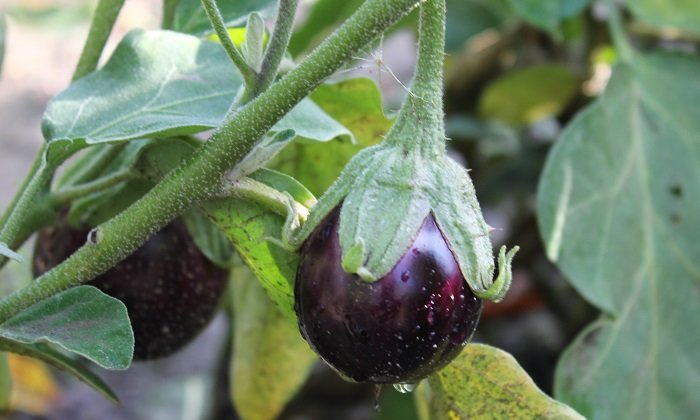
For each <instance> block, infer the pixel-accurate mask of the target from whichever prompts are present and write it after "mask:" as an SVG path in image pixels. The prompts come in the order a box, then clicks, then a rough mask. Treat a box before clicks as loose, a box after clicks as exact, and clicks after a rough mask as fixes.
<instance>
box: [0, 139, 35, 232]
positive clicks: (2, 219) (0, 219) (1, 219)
mask: <svg viewBox="0 0 700 420" xmlns="http://www.w3.org/2000/svg"><path fill="white" fill-rule="evenodd" d="M45 150H46V145H45V144H44V145H42V146H41V149H40V150H39V153H38V154H37V155H36V159H34V163H33V164H32V166H31V168H29V173H27V176H26V177H25V178H24V181H22V185H20V187H19V189H18V190H17V194H16V195H15V196H14V198H13V199H12V201H11V202H10V204H9V205H8V206H7V208H6V209H5V212H4V213H3V214H2V216H0V237H3V235H2V232H3V231H4V230H5V225H6V224H7V220H8V219H9V218H10V216H11V215H12V213H14V212H15V208H17V205H18V203H19V201H20V200H21V199H22V196H23V195H24V192H25V191H26V189H27V186H28V185H29V183H30V182H32V179H34V177H35V175H36V174H37V173H38V172H39V168H40V167H41V164H42V162H43V160H44V151H45Z"/></svg>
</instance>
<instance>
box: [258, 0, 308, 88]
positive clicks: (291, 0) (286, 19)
mask: <svg viewBox="0 0 700 420" xmlns="http://www.w3.org/2000/svg"><path fill="white" fill-rule="evenodd" d="M298 4H299V0H280V1H279V6H278V8H277V20H275V30H274V31H273V32H272V36H271V37H270V42H268V44H267V50H265V57H264V58H263V62H262V67H261V70H260V74H258V80H257V82H256V84H255V89H254V91H253V96H258V95H259V94H260V93H261V92H264V91H265V90H267V88H268V87H270V85H271V84H272V82H273V81H274V80H275V77H276V76H277V69H278V68H279V66H280V63H281V62H282V58H284V53H285V51H287V46H288V45H289V39H290V38H291V37H292V29H293V26H294V15H295V14H296V10H297V5H298Z"/></svg>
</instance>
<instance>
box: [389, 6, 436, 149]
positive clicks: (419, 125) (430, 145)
mask: <svg viewBox="0 0 700 420" xmlns="http://www.w3.org/2000/svg"><path fill="white" fill-rule="evenodd" d="M445 15H446V10H445V0H428V1H426V2H425V3H423V4H422V6H421V9H420V21H419V22H420V25H419V30H418V62H417V64H416V73H415V76H414V78H413V82H411V88H410V89H411V92H410V93H409V94H408V95H407V96H406V101H405V103H404V105H403V106H402V107H401V111H400V112H399V116H398V117H397V119H396V122H395V123H394V125H393V126H392V129H391V130H390V132H389V133H388V134H387V136H386V142H387V144H398V145H401V146H402V147H406V148H411V147H419V148H420V149H421V150H422V151H423V153H426V154H428V155H431V154H434V153H444V150H445V126H444V113H443V102H442V88H443V87H442V79H443V65H444V52H445ZM416 133H424V135H419V136H416Z"/></svg>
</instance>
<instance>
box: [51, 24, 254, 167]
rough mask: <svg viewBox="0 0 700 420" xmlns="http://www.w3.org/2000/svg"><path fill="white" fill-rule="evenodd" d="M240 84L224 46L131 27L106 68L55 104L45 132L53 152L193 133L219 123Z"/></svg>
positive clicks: (62, 95)
mask: <svg viewBox="0 0 700 420" xmlns="http://www.w3.org/2000/svg"><path fill="white" fill-rule="evenodd" d="M241 83H242V79H241V77H240V75H239V74H238V73H237V72H235V71H234V70H233V66H231V63H230V62H229V61H228V59H227V57H226V54H225V53H224V51H223V49H222V48H221V46H220V45H217V44H215V43H212V42H207V41H201V40H199V39H198V38H195V37H193V36H189V35H184V34H178V33H175V32H169V31H143V30H134V31H131V32H129V34H127V35H126V37H125V38H124V39H123V40H122V42H121V43H120V44H119V45H118V46H117V49H116V50H115V51H114V54H113V55H112V56H111V58H110V59H109V61H108V62H107V63H106V64H105V66H104V67H103V68H101V69H100V70H98V71H96V72H94V73H92V74H90V75H88V76H86V77H84V78H82V79H80V80H78V81H76V82H74V83H73V84H71V85H70V86H69V87H68V89H66V90H64V91H63V92H61V93H59V94H58V95H57V96H56V97H55V98H54V99H53V100H51V102H50V103H49V105H48V106H47V109H46V112H45V114H44V120H43V123H42V131H43V133H44V138H45V139H46V141H48V142H49V143H50V145H51V146H50V147H51V149H50V150H52V149H57V150H60V149H62V148H66V149H68V150H71V149H75V148H79V147H81V145H82V143H101V142H114V141H124V140H129V139H135V138H140V137H149V136H160V137H167V136H172V135H178V134H190V133H195V132H198V131H202V130H205V129H208V128H212V127H216V126H217V125H218V124H219V122H220V121H221V118H222V116H223V114H224V113H225V112H226V110H227V109H228V107H229V106H230V105H231V102H232V100H233V96H234V95H235V94H236V91H237V90H238V88H239V86H240V85H241ZM54 153H60V151H56V152H54Z"/></svg>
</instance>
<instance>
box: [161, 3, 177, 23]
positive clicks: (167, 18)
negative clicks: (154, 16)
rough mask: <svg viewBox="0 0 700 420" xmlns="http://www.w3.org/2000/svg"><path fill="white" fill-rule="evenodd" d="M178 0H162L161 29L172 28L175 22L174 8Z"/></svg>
mask: <svg viewBox="0 0 700 420" xmlns="http://www.w3.org/2000/svg"><path fill="white" fill-rule="evenodd" d="M178 3H180V0H163V16H162V18H161V21H160V27H161V28H163V29H172V28H173V22H175V10H176V9H177V4H178Z"/></svg>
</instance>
